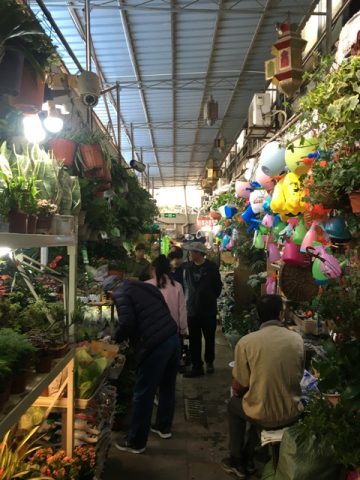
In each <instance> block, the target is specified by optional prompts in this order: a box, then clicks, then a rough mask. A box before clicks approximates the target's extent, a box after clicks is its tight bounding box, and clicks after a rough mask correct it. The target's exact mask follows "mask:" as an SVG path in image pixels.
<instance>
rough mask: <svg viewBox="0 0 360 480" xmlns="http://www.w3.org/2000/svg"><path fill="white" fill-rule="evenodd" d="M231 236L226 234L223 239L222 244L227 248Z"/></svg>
mask: <svg viewBox="0 0 360 480" xmlns="http://www.w3.org/2000/svg"><path fill="white" fill-rule="evenodd" d="M230 240H231V237H229V235H224V236H223V239H222V245H223V247H224V248H226V245H227V244H228V243H229V242H230Z"/></svg>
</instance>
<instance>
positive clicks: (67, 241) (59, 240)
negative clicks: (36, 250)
mask: <svg viewBox="0 0 360 480" xmlns="http://www.w3.org/2000/svg"><path fill="white" fill-rule="evenodd" d="M73 245H76V237H75V235H36V234H34V235H30V234H25V233H0V247H9V248H12V249H16V248H33V247H68V246H73Z"/></svg>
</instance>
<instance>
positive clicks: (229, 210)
mask: <svg viewBox="0 0 360 480" xmlns="http://www.w3.org/2000/svg"><path fill="white" fill-rule="evenodd" d="M237 211H238V210H237V208H236V207H233V206H231V205H225V209H224V212H225V217H226V218H232V217H233V216H234V215H235V214H236V213H237Z"/></svg>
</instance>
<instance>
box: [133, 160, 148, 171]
mask: <svg viewBox="0 0 360 480" xmlns="http://www.w3.org/2000/svg"><path fill="white" fill-rule="evenodd" d="M130 167H131V168H133V169H134V170H136V171H137V172H140V173H144V172H145V170H146V165H145V163H142V162H138V161H137V160H130Z"/></svg>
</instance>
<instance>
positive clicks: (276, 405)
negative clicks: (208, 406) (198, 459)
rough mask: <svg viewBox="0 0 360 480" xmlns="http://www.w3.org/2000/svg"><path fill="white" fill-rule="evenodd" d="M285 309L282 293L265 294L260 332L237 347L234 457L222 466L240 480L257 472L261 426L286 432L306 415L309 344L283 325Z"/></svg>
mask: <svg viewBox="0 0 360 480" xmlns="http://www.w3.org/2000/svg"><path fill="white" fill-rule="evenodd" d="M282 311H283V305H282V299H281V297H280V296H279V295H263V296H262V297H261V298H260V299H259V301H258V304H257V312H258V316H259V320H260V324H261V325H260V329H259V330H258V331H257V332H253V333H249V334H248V335H245V336H244V337H242V338H241V339H240V340H239V341H238V343H237V345H236V347H235V362H234V368H233V393H234V396H233V397H232V398H231V400H230V402H229V406H228V416H229V435H230V442H229V449H230V458H226V459H224V460H223V461H222V467H223V469H224V470H225V471H226V472H227V473H234V474H235V475H236V476H237V477H238V478H246V475H247V474H250V473H253V471H254V467H253V465H254V464H253V454H254V447H255V441H254V439H255V438H256V426H260V427H263V428H269V429H276V428H281V427H284V426H286V425H290V424H291V423H294V422H295V421H296V420H297V418H298V417H299V415H300V413H301V411H302V404H301V402H300V397H301V388H300V381H301V378H302V376H303V372H304V344H303V340H302V338H301V336H300V335H298V334H297V333H295V332H292V331H290V330H287V329H286V328H284V327H283V326H282V324H281V319H282V315H283V313H282ZM247 424H250V428H247V426H248V425H247Z"/></svg>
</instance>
